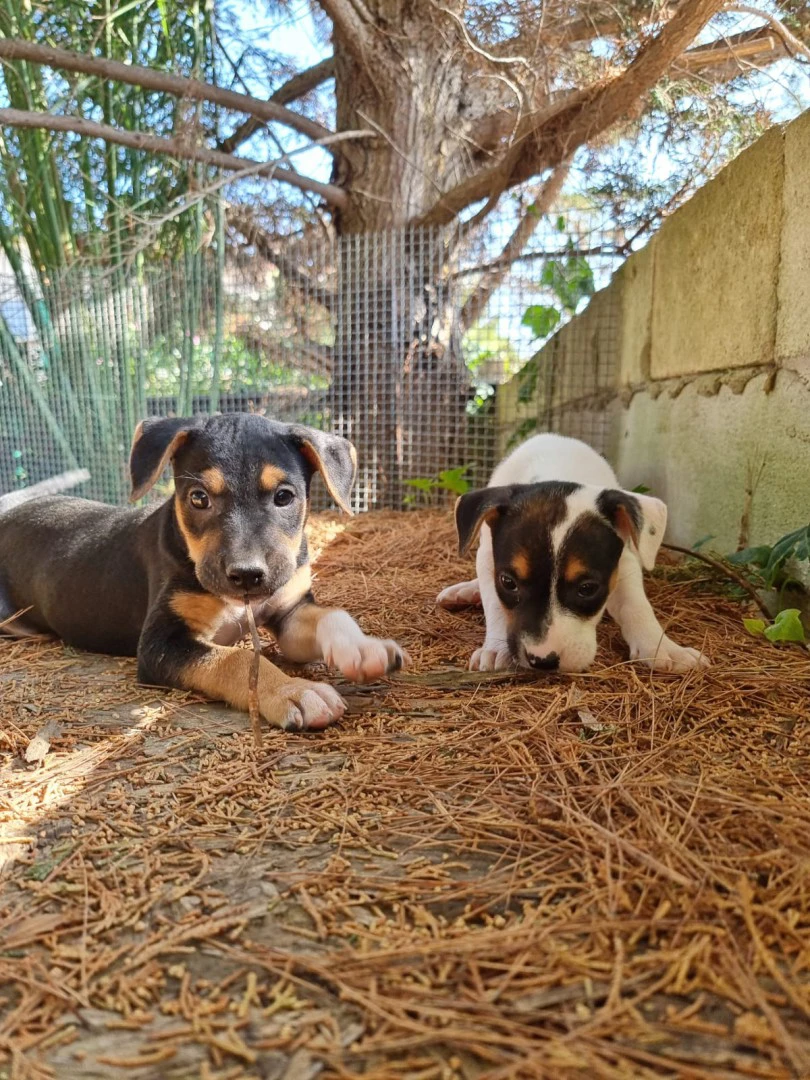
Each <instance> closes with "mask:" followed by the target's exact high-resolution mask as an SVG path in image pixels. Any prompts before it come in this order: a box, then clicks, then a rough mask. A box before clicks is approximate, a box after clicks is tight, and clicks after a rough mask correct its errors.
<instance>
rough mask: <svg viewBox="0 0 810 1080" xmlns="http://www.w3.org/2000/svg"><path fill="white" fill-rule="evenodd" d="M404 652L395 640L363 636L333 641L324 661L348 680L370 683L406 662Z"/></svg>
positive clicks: (396, 669)
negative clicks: (355, 638) (356, 638)
mask: <svg viewBox="0 0 810 1080" xmlns="http://www.w3.org/2000/svg"><path fill="white" fill-rule="evenodd" d="M406 659H407V655H406V653H405V651H404V650H403V649H401V648H400V647H399V645H397V643H396V642H395V641H390V640H388V641H382V640H381V639H380V638H373V637H365V636H364V637H363V638H362V639H360V640H351V639H347V640H344V641H336V642H334V644H333V648H332V651H331V653H330V654H329V655H327V656H324V660H325V661H326V663H327V664H329V665H330V667H336V668H337V669H338V671H339V672H340V673H341V675H343V676H344V677H345V678H347V679H351V681H352V682H358V683H363V682H373V681H374V680H375V679H379V678H381V677H382V676H383V675H388V674H389V673H390V672H392V671H399V669H400V668H401V667H403V666H404V665H405V663H406Z"/></svg>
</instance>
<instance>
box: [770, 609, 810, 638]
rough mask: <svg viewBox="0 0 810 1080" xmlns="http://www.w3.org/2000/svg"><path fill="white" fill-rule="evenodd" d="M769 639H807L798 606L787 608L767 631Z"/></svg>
mask: <svg viewBox="0 0 810 1080" xmlns="http://www.w3.org/2000/svg"><path fill="white" fill-rule="evenodd" d="M765 637H766V638H767V639H768V641H806V638H805V634H804V627H803V626H802V620H801V612H800V611H799V609H798V608H785V610H784V611H780V612H779V614H778V615H777V616H776V618H775V619H774V620H773V626H769V627H768V629H767V630H766V631H765Z"/></svg>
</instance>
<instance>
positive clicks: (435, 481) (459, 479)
mask: <svg viewBox="0 0 810 1080" xmlns="http://www.w3.org/2000/svg"><path fill="white" fill-rule="evenodd" d="M469 468H470V466H469V465H461V466H460V467H459V468H457V469H444V470H443V471H442V472H440V473H439V475H438V476H437V477H430V476H415V477H413V478H412V479H410V480H406V481H405V483H406V484H407V486H408V487H412V488H415V489H416V490H417V491H419V492H421V493H422V495H424V496H430V495H432V494H433V493H434V492H437V491H447V492H450V493H452V494H454V495H463V494H464V493H465V492H467V491H469V490H470V482H469V480H466V479H465V477H464V474H465V473H466V472H467V471H468V470H469ZM403 501H404V502H405V503H406V504H408V505H413V504H414V503H415V502H416V501H417V498H416V496H414V495H409V496H406V498H405V499H404V500H403Z"/></svg>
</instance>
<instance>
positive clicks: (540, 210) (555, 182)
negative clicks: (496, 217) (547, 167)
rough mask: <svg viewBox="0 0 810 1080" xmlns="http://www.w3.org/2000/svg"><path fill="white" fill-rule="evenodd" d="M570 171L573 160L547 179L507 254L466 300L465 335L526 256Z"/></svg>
mask: <svg viewBox="0 0 810 1080" xmlns="http://www.w3.org/2000/svg"><path fill="white" fill-rule="evenodd" d="M570 169H571V162H570V160H569V161H565V162H563V163H562V164H561V165H558V166H557V168H556V169H555V170H554V172H553V173H552V174H551V176H550V177H549V178H548V180H546V182H545V183H544V184H543V186H542V187H541V188H540V190H539V192H538V193H537V197H536V199H535V200H534V202H533V204H532V205H531V206H530V207H529V209H528V210H527V211H526V213H525V214H524V215H523V217H522V218H521V220H520V221H519V222H518V224H517V227H516V228H515V231H514V232H513V233H512V235H511V236H510V237H509V239H508V240H507V242H506V245H505V246H504V249H503V251H502V252H501V254H500V255H499V256H498V258H497V259H496V260H495V266H494V268H492V269H490V270H488V271H487V272H486V273H485V274H484V276H483V277H482V279H481V281H480V283H479V285H478V288H477V289H476V290H475V291H474V292H473V293H472V295H471V296H469V297H468V298H467V300H465V302H464V305H463V306H462V308H461V311H460V312H459V322H460V324H461V329H462V332H464V331H465V330H468V329H469V328H470V327H471V326H474V325H475V324H476V323H477V322H478V320H479V318H480V317H481V313H482V312H483V310H484V308H485V307H486V306H487V304H488V303H489V300H490V297H491V296H492V294H493V293H494V292H495V290H496V289H498V288H499V286H500V285H501V282H502V281H503V279H504V278H505V277H506V275H507V274H508V273H509V271H510V269H511V267H512V264H513V263H514V261H515V259H517V258H518V257H519V256H520V255H521V254H522V253H523V250H524V249H525V247H526V245H527V244H528V242H529V241H530V240H531V238H532V236H533V235H534V233H535V230H536V229H537V226H538V225H539V224H540V222H541V221H542V219H543V217H544V216H545V215H546V214H547V213H548V212H549V210H550V209H551V207H552V206H553V205H554V202H555V200H556V199H557V197H558V196H559V194H560V191H561V190H562V186H563V184H564V183H565V181H566V178H567V176H568V173H569V171H570Z"/></svg>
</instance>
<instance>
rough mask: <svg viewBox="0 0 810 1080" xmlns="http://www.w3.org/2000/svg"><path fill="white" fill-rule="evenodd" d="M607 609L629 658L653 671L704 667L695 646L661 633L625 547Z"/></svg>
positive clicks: (704, 659) (634, 559) (705, 662)
mask: <svg viewBox="0 0 810 1080" xmlns="http://www.w3.org/2000/svg"><path fill="white" fill-rule="evenodd" d="M607 610H608V614H609V615H610V616H611V617H612V618H613V619H615V620H616V622H617V623H618V624H619V629H620V630H621V632H622V636H623V638H624V640H625V641H626V642H627V644H628V645H629V646H630V659H631V660H642V661H643V662H644V663H645V664H647V665H648V666H649V667H651V668H652V669H653V671H676V672H684V671H689V670H690V669H691V668H695V667H708V665H709V660H708V658H707V657H705V656H704V655H703V654H702V653H701V652H700V651H699V650H698V649H689V648H685V647H684V646H682V645H677V644H676V643H675V642H674V641H673V640H672V638H669V637H667V635H666V634H665V633H664V630H663V628H662V626H661V624H660V623H659V621H658V619H657V618H656V617H655V612H654V611H653V609H652V605H651V604H650V601H649V600H648V599H647V594H646V593H645V592H644V577H643V575H642V571H641V565H640V563H639V561H638V559H637V557H636V556H635V555H634V554H633V552H632V551H630V550H628V549H627V548H625V550H624V551H623V552H622V556H621V558H620V559H619V567H618V580H617V582H616V585H615V587H614V589H613V591H612V593H611V594H610V598H609V600H608V603H607Z"/></svg>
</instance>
